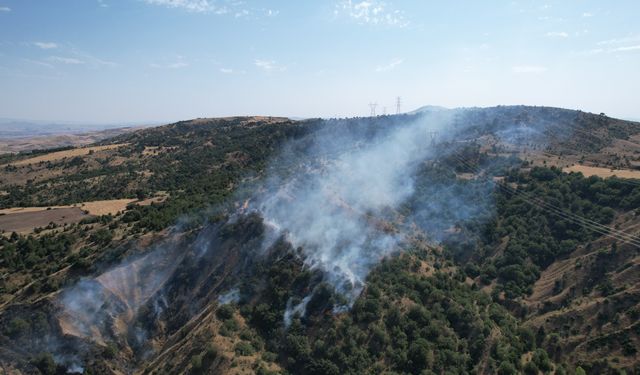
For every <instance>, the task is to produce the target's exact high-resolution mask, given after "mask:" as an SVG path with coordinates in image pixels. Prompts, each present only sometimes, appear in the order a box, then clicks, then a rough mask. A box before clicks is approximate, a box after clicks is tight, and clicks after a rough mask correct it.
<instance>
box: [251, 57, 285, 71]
mask: <svg viewBox="0 0 640 375" xmlns="http://www.w3.org/2000/svg"><path fill="white" fill-rule="evenodd" d="M253 64H254V65H255V66H257V67H258V68H260V69H262V70H264V71H265V72H267V73H271V72H284V71H285V70H287V67H286V66H281V65H278V63H276V62H275V61H274V60H260V59H256V60H255V61H254V62H253Z"/></svg>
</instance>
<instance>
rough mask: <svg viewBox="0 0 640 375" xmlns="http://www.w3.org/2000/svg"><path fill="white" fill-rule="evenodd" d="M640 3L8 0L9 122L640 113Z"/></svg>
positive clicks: (2, 26) (0, 2) (2, 58)
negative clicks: (432, 108)
mask: <svg viewBox="0 0 640 375" xmlns="http://www.w3.org/2000/svg"><path fill="white" fill-rule="evenodd" d="M638 15H640V2H639V1H637V0H633V1H610V2H609V1H607V2H605V1H589V0H573V1H570V0H565V1H446V2H445V1H438V2H436V1H402V0H394V1H391V0H389V1H387V0H385V1H381V0H366V1H361V0H352V1H348V0H346V1H345V0H324V1H320V0H318V1H310V0H309V1H249V0H246V1H237V0H56V1H45V0H0V117H10V118H23V119H35V120H52V121H53V120H55V121H88V122H95V123H113V122H139V121H154V122H155V121H161V122H162V121H173V120H180V119H188V118H194V117H215V116H228V115H253V114H265V115H284V116H296V117H310V116H323V117H325V116H354V115H368V113H369V107H368V105H367V104H368V103H370V102H377V103H378V113H382V112H383V111H384V109H385V107H386V110H387V112H393V111H395V98H396V97H397V96H400V97H402V102H403V110H411V109H415V108H417V107H419V106H422V105H442V106H446V107H459V106H491V105H498V104H532V105H550V106H559V107H567V108H573V109H582V110H585V111H590V112H597V113H599V112H605V113H607V114H609V115H612V116H617V117H624V118H640V100H639V99H638V97H639V96H640V22H638Z"/></svg>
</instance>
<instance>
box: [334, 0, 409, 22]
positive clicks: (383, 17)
mask: <svg viewBox="0 0 640 375" xmlns="http://www.w3.org/2000/svg"><path fill="white" fill-rule="evenodd" d="M334 14H335V15H336V16H339V15H341V14H344V15H346V16H347V17H349V18H351V19H352V20H354V21H356V22H357V23H360V24H369V25H384V26H395V27H405V26H407V25H409V21H408V20H407V19H406V18H405V16H404V13H403V12H402V11H400V10H397V9H393V8H391V7H390V6H388V5H387V4H386V3H385V2H383V1H380V0H363V1H356V2H354V1H352V0H343V1H340V2H339V3H338V4H336V6H335V10H334Z"/></svg>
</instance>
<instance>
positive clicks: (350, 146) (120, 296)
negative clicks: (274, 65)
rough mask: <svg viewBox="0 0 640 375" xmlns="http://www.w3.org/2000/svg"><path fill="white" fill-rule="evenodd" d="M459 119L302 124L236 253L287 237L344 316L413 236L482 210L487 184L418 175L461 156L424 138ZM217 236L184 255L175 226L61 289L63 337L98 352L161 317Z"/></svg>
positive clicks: (438, 234) (234, 295) (487, 201)
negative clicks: (253, 230)
mask: <svg viewBox="0 0 640 375" xmlns="http://www.w3.org/2000/svg"><path fill="white" fill-rule="evenodd" d="M456 115H457V113H456V112H454V111H452V112H448V111H437V112H434V113H429V114H424V115H415V116H393V117H387V116H385V117H380V118H374V119H353V120H326V121H317V122H315V123H313V124H314V125H309V124H306V125H305V126H309V127H311V126H314V128H312V129H310V131H309V132H308V133H307V135H306V136H303V137H301V138H298V139H296V140H293V141H290V142H289V143H288V144H286V145H285V146H284V148H283V150H282V152H281V153H280V154H279V155H278V156H277V157H275V158H274V160H272V161H271V163H270V166H269V168H268V170H267V177H266V179H265V181H264V184H263V186H262V188H261V189H259V190H258V191H256V192H255V194H254V196H253V198H252V199H250V200H249V202H250V203H249V204H248V205H247V203H246V202H245V204H243V205H242V207H240V208H239V209H238V211H237V212H236V213H234V215H232V217H231V218H230V219H229V221H228V223H227V224H226V225H227V226H233V225H234V224H235V223H236V222H237V221H238V219H239V218H240V217H243V215H246V214H247V213H250V212H253V213H257V214H259V215H260V216H261V217H262V219H263V224H264V231H263V232H261V233H259V234H256V235H255V240H253V239H249V238H247V239H245V240H244V241H245V243H244V245H243V246H247V247H250V248H251V249H249V250H251V251H247V252H245V253H242V254H244V255H243V256H255V257H259V256H263V255H265V254H266V252H267V251H268V249H270V248H271V247H272V245H273V244H274V243H275V242H276V241H278V240H280V239H285V240H286V241H288V242H289V243H290V244H291V245H292V247H293V248H295V249H298V251H296V254H298V256H300V257H301V258H302V261H303V262H304V265H305V267H307V268H308V269H310V270H313V271H319V273H320V274H321V275H322V278H323V279H322V280H321V281H322V282H323V283H326V284H328V285H330V286H331V287H332V288H333V290H334V292H336V293H337V294H339V295H340V296H341V297H342V298H339V300H340V301H343V302H340V303H339V304H338V305H336V306H334V311H335V312H340V311H344V310H346V309H349V308H350V307H351V306H352V305H353V303H354V302H355V301H356V299H357V298H358V296H359V295H360V294H361V292H362V290H363V289H364V287H365V282H366V278H367V276H368V274H369V273H370V271H371V270H372V268H373V267H374V266H375V265H376V264H378V263H379V262H380V261H381V260H382V259H383V258H385V257H388V256H390V255H392V254H394V253H395V252H398V251H400V250H401V249H402V248H403V243H404V242H405V241H406V240H407V237H408V236H409V234H410V233H411V230H413V228H416V227H417V228H418V229H420V230H422V231H424V232H427V233H428V234H429V235H430V236H431V237H430V238H431V239H432V240H433V241H436V242H437V241H442V240H443V239H444V238H445V235H443V233H444V232H445V231H446V230H447V229H449V228H450V227H452V226H455V225H457V224H458V223H460V222H464V221H468V220H472V219H475V218H479V217H483V216H487V215H488V214H487V212H490V209H491V194H490V190H491V186H490V185H487V184H477V183H475V182H473V181H469V182H463V183H462V184H460V183H459V181H456V177H455V173H453V172H452V171H449V174H450V176H449V177H452V178H450V179H448V180H447V179H444V180H443V179H441V178H440V177H438V176H436V175H430V174H429V172H428V170H430V169H429V168H426V167H425V166H426V165H427V164H429V165H430V166H431V165H433V163H434V162H435V160H437V159H439V158H442V157H443V156H446V155H447V154H450V153H453V152H455V149H456V148H457V147H458V146H456V145H455V143H454V142H453V143H452V142H450V143H449V144H451V145H452V146H451V147H450V148H447V149H443V148H442V147H437V146H436V145H435V142H432V139H431V138H430V134H432V135H433V134H437V139H436V141H437V142H439V143H441V142H443V141H453V140H455V135H456V134H458V133H459V132H460V131H461V130H462V129H461V128H460V127H459V126H458V125H459V121H458V122H456V121H454V120H456V119H455V116H456ZM454 125H455V126H454ZM503 135H506V136H509V133H504V134H503ZM519 136H520V135H518V137H519ZM220 227H224V226H216V225H213V226H209V229H210V230H209V229H207V228H205V229H204V230H201V231H200V232H199V234H198V236H197V237H196V238H195V240H194V241H193V242H192V243H191V245H190V246H188V247H185V245H184V244H183V243H181V242H180V241H179V238H180V235H179V233H180V232H181V231H182V230H185V228H187V229H191V228H192V227H191V223H190V220H189V219H188V218H185V219H181V220H180V221H179V222H178V224H177V226H176V229H175V230H174V232H173V233H172V235H171V236H170V237H169V239H168V240H167V241H165V242H164V243H163V244H161V245H159V246H157V247H156V248H155V249H152V250H151V251H149V252H147V254H146V255H144V256H141V257H138V258H136V259H134V260H128V261H126V262H124V263H123V264H121V265H118V266H116V267H114V268H112V269H110V270H108V271H107V272H105V273H103V274H101V275H99V276H98V277H96V278H94V279H86V280H82V281H81V282H79V283H78V284H76V285H75V286H73V287H71V288H69V289H67V290H65V291H63V292H62V293H61V295H60V296H59V298H58V300H57V303H58V305H59V306H60V312H59V314H58V316H59V320H60V325H61V328H62V332H63V334H69V335H73V336H77V337H81V338H84V339H87V340H90V341H93V342H95V343H97V344H101V345H104V344H105V343H106V342H107V341H109V340H112V339H114V338H115V337H123V336H125V334H126V332H125V331H126V330H128V329H130V328H131V327H130V325H131V323H132V322H133V321H134V320H135V318H136V316H137V314H138V312H139V310H140V309H141V308H142V307H143V306H149V307H150V309H151V311H152V314H151V315H152V316H153V317H154V318H155V319H159V317H160V316H161V315H162V314H163V313H164V312H165V311H166V310H169V309H172V308H173V307H174V306H171V305H172V304H176V303H177V302H176V301H175V300H173V299H171V295H170V294H166V293H165V292H166V289H168V288H167V285H166V284H167V283H168V281H169V280H170V279H171V278H172V277H173V276H174V274H175V273H176V270H177V269H178V267H179V265H180V263H181V262H182V261H183V260H185V259H186V260H188V262H187V263H189V264H192V265H193V268H192V269H191V270H195V269H197V267H198V265H200V264H204V263H206V262H208V261H209V260H212V259H214V257H215V256H217V255H215V252H213V250H215V249H217V248H219V247H221V246H223V243H224V241H225V240H224V239H223V238H222V237H224V235H223V236H222V237H220V236H219V233H218V232H217V230H218V229H219V228H220ZM241 229H242V228H241ZM247 237H250V236H249V235H248V236H247ZM247 254H248V255H247ZM200 262H202V263H200ZM241 263H242V262H241ZM247 264H250V262H244V266H242V267H248V266H247ZM222 268H223V267H222V266H221V268H220V269H222ZM228 274H231V273H227V274H225V275H228ZM225 275H219V277H220V281H219V280H215V283H214V282H212V284H204V285H216V287H220V288H224V287H226V288H228V287H229V286H231V285H238V283H237V282H236V283H227V284H225V283H224V282H223V281H224V280H223V278H224V277H225ZM190 276H194V277H193V278H192V279H193V280H195V279H197V275H190V274H186V275H182V276H181V277H183V278H182V280H187V279H189V280H192V279H190V278H189V277H190ZM203 277H206V275H205V276H203ZM216 277H217V276H216ZM218 281H219V282H218ZM235 281H237V280H235ZM188 287H189V286H186V288H188ZM212 288H213V286H212ZM223 290H228V292H227V293H225V294H221V295H219V296H216V294H207V293H202V294H199V295H201V296H209V295H211V296H212V297H213V298H216V299H217V301H218V302H219V303H220V304H226V303H232V302H238V301H239V300H240V293H239V291H238V289H231V290H229V289H223ZM313 295H314V291H313V290H312V291H311V292H309V293H307V294H306V295H303V296H296V297H292V298H290V299H289V301H288V303H287V306H286V310H285V312H284V316H283V319H284V322H285V325H288V324H289V323H290V322H291V319H292V318H293V317H294V316H304V315H305V313H306V310H307V304H308V303H309V301H311V300H312V297H313ZM182 302H183V301H181V303H182ZM172 311H175V310H172ZM134 336H136V337H138V336H139V337H140V338H141V339H139V340H138V341H140V342H142V341H144V338H145V337H147V336H146V333H145V332H142V331H140V332H138V331H136V332H134Z"/></svg>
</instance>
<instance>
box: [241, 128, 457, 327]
mask: <svg viewBox="0 0 640 375" xmlns="http://www.w3.org/2000/svg"><path fill="white" fill-rule="evenodd" d="M369 121H370V120H369ZM449 124H450V122H449V121H446V119H444V118H441V117H439V118H436V117H433V116H432V117H430V118H424V117H419V116H418V117H412V118H411V120H409V121H407V122H398V123H395V122H393V121H386V123H384V124H383V125H384V127H378V128H373V129H371V128H367V127H362V126H360V127H358V126H357V125H356V126H351V127H348V126H344V124H336V125H332V124H328V125H326V126H325V127H324V128H323V129H321V130H320V131H317V132H315V133H313V134H312V135H311V136H309V137H306V138H304V139H302V140H299V141H297V142H296V143H295V144H293V145H291V146H290V147H289V148H288V149H287V150H286V151H285V152H284V153H283V156H282V157H281V158H279V159H276V161H275V163H276V165H275V166H274V167H273V170H277V169H278V168H279V167H280V166H281V165H282V164H283V162H282V160H283V159H289V160H292V158H293V160H296V161H297V166H296V167H295V168H294V169H295V170H296V172H295V173H291V172H290V171H291V169H288V170H287V173H285V174H284V175H278V174H275V175H272V176H271V178H270V180H269V181H268V183H267V186H266V189H265V191H264V192H263V194H261V196H260V197H258V199H257V202H256V203H255V204H254V208H255V210H257V211H259V212H260V213H261V215H262V216H263V217H264V220H265V222H266V223H267V224H268V225H269V227H270V228H272V230H274V231H277V232H279V234H281V235H283V236H285V238H286V239H287V240H288V241H289V242H290V243H291V244H292V245H293V246H294V247H296V248H297V247H299V248H301V249H302V256H303V258H304V262H305V265H306V267H308V268H310V269H312V270H321V271H322V273H323V274H324V277H325V281H326V282H327V283H329V284H330V285H331V286H333V288H334V289H335V291H336V292H337V293H339V294H341V295H342V296H344V297H345V298H346V305H344V306H337V307H336V309H344V308H348V307H351V306H352V304H353V303H354V302H355V300H356V299H357V298H358V296H359V295H360V293H361V291H362V290H363V288H364V285H365V279H366V277H367V275H368V274H369V272H370V270H371V269H372V267H373V266H375V265H376V264H377V263H378V262H379V261H380V260H381V259H382V258H384V257H386V256H389V255H391V254H392V253H394V252H395V251H397V250H398V244H399V242H401V241H402V240H403V239H404V237H405V234H404V232H403V231H401V230H399V229H398V228H397V225H396V223H394V222H393V215H392V214H391V213H392V212H393V211H394V210H397V209H398V208H399V206H400V205H401V204H402V203H403V202H406V201H407V200H408V199H409V198H410V197H411V196H412V195H413V194H414V193H415V186H414V181H415V175H416V172H417V170H418V168H419V167H420V166H421V163H423V162H424V161H425V160H426V159H427V158H430V157H433V156H434V155H433V154H434V151H435V148H434V147H433V145H432V144H431V143H430V139H429V136H428V134H429V133H430V132H431V133H434V132H437V133H438V134H442V135H443V136H444V135H445V134H446V131H447V125H449ZM372 127H373V126H372ZM296 151H297V153H296ZM450 198H451V197H450ZM271 237H272V238H275V237H276V236H271ZM308 301H309V296H306V297H305V298H303V299H302V301H301V302H300V303H298V304H293V303H292V302H291V301H289V304H288V308H287V311H286V312H285V322H286V323H289V322H290V319H291V317H292V316H294V315H296V314H298V315H304V312H305V306H306V304H307V302H308Z"/></svg>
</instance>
